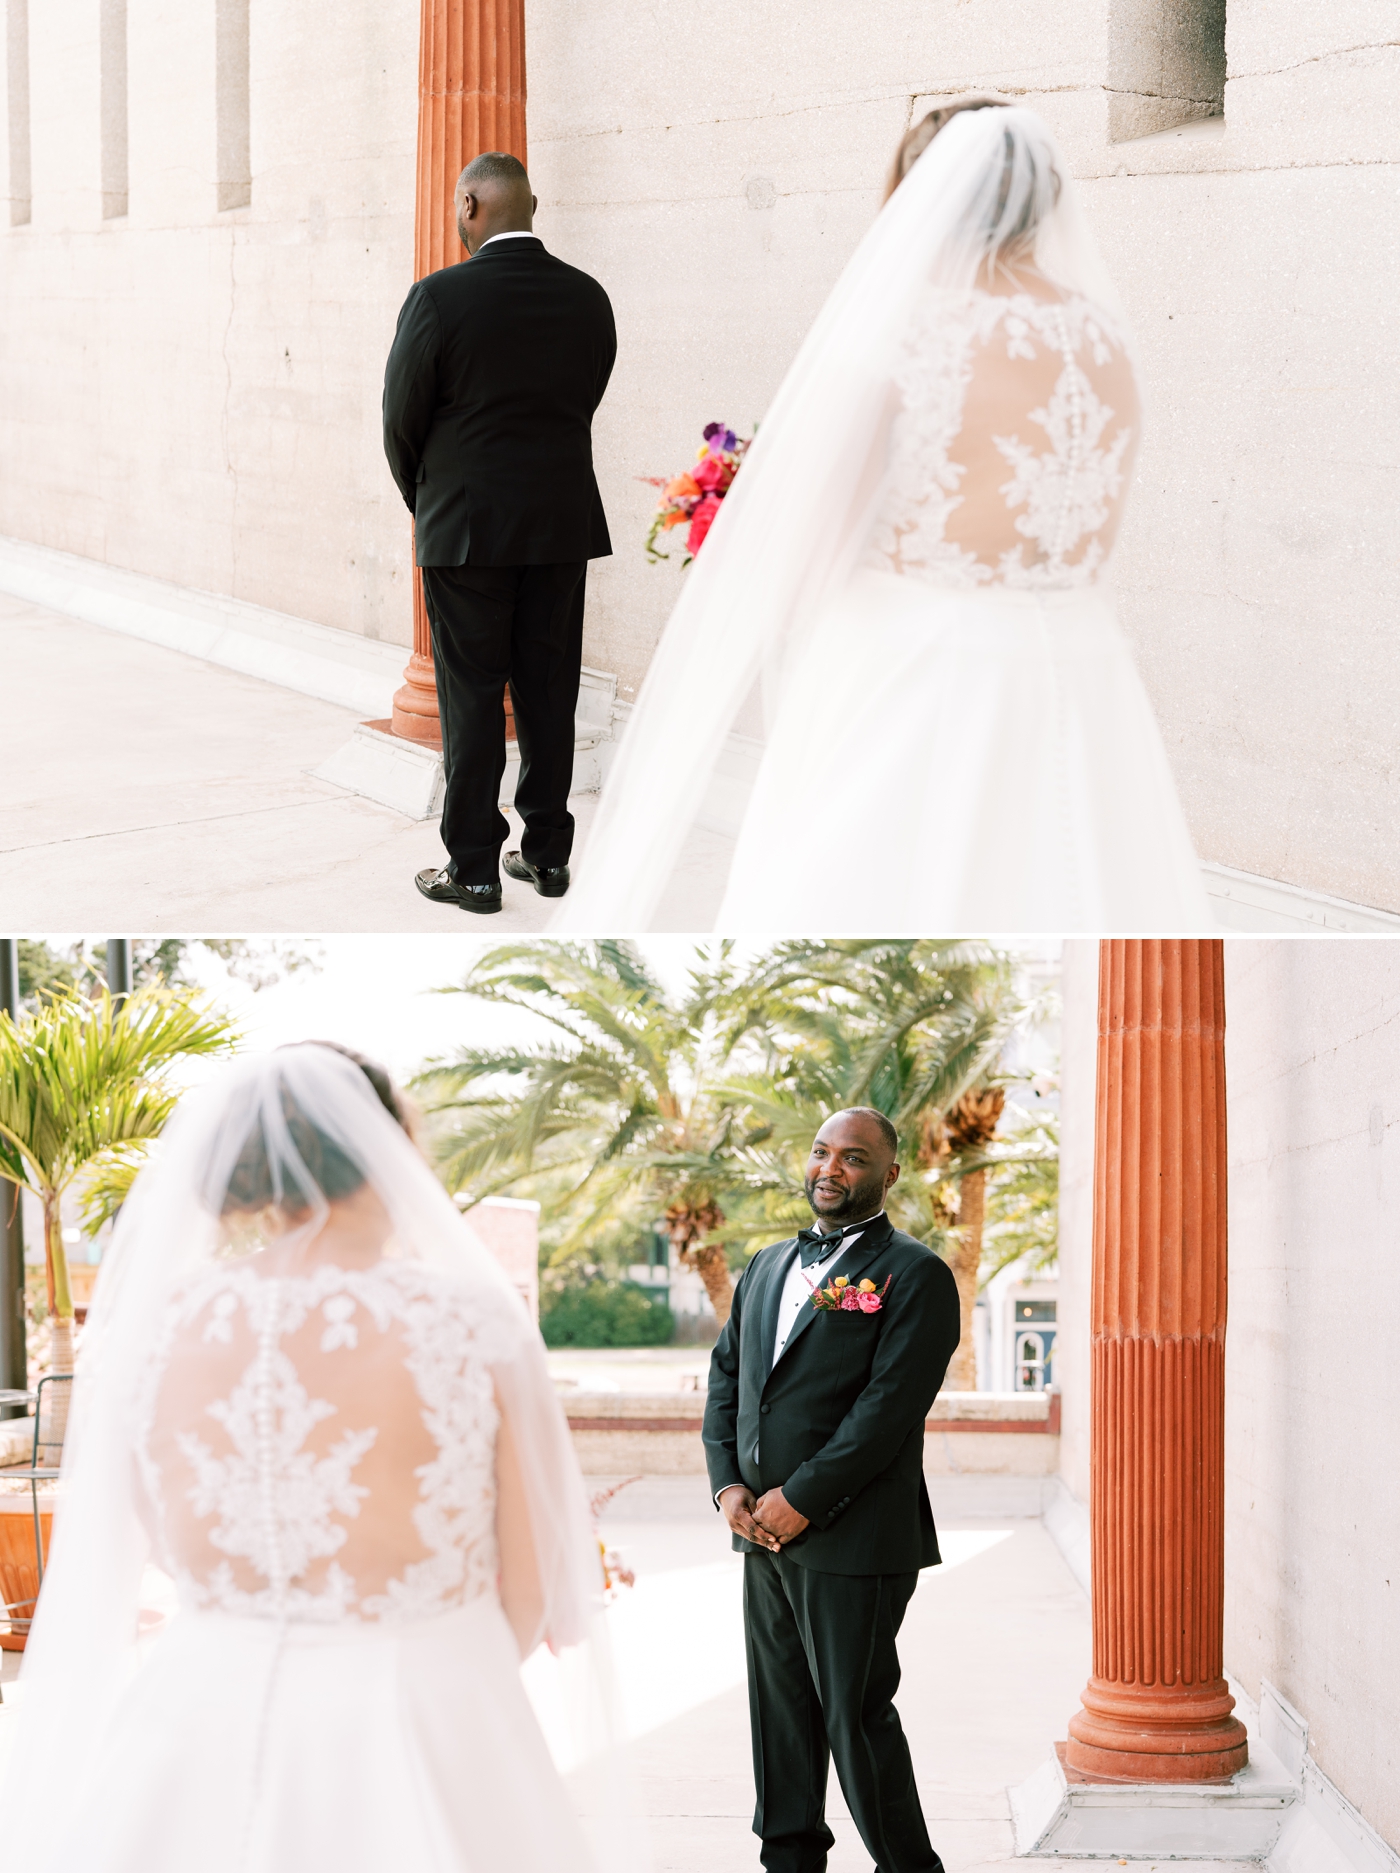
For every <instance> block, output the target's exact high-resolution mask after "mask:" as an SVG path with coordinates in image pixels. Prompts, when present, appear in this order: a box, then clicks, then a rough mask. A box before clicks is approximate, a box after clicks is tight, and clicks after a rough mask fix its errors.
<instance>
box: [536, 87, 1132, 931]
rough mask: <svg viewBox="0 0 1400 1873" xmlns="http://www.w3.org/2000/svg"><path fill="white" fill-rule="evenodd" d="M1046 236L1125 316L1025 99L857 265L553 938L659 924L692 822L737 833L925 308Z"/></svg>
mask: <svg viewBox="0 0 1400 1873" xmlns="http://www.w3.org/2000/svg"><path fill="white" fill-rule="evenodd" d="M1029 226H1034V227H1035V228H1036V230H1037V232H1036V241H1035V250H1034V262H1035V265H1036V267H1037V268H1038V269H1039V270H1040V271H1041V272H1042V273H1044V274H1045V275H1046V276H1047V277H1048V278H1050V279H1051V280H1053V281H1054V282H1056V283H1057V284H1058V285H1059V286H1060V287H1062V288H1063V289H1065V291H1066V292H1070V293H1078V294H1081V295H1083V296H1084V297H1086V298H1088V299H1090V300H1092V301H1093V302H1094V303H1096V304H1097V305H1100V306H1102V307H1104V308H1105V309H1106V310H1107V311H1110V312H1115V313H1116V312H1117V311H1118V309H1119V308H1118V298H1117V294H1116V293H1115V291H1114V288H1113V284H1112V281H1111V280H1110V278H1109V276H1108V274H1107V271H1106V269H1105V268H1104V266H1103V263H1102V261H1101V259H1100V257H1099V253H1098V250H1097V247H1096V245H1095V242H1094V239H1093V236H1092V234H1091V233H1090V231H1089V228H1088V226H1087V223H1086V222H1085V219H1084V216H1083V214H1082V211H1081V208H1080V204H1079V200H1078V196H1077V193H1076V190H1075V187H1074V184H1073V181H1072V179H1071V177H1070V175H1069V172H1068V169H1067V167H1066V165H1065V163H1064V161H1063V159H1062V157H1061V156H1060V155H1059V153H1058V151H1057V150H1056V148H1055V145H1054V142H1053V139H1052V138H1051V135H1050V132H1049V129H1048V128H1047V126H1046V124H1045V123H1044V122H1043V120H1042V119H1041V118H1040V117H1038V116H1037V115H1036V114H1035V113H1034V112H1033V111H1029V110H1024V109H1021V108H1018V107H995V108H988V109H980V110H969V111H964V112H962V113H960V114H958V115H957V116H955V117H953V118H952V119H951V121H950V122H949V123H948V124H947V125H946V126H945V127H944V128H943V129H942V130H941V131H940V133H939V134H938V135H937V136H936V137H935V138H934V140H933V142H932V143H931V144H930V145H929V146H928V148H927V149H926V150H925V151H924V153H923V154H922V155H921V156H920V157H919V158H918V160H917V161H916V162H915V163H914V165H913V167H912V169H911V170H910V171H909V173H908V175H907V176H906V178H905V179H904V181H903V183H902V185H901V186H900V187H899V188H898V189H897V190H896V191H895V193H894V194H893V196H892V197H891V198H890V200H889V201H888V202H887V203H886V205H885V207H884V208H883V210H882V211H881V213H880V214H879V216H878V217H877V218H876V220H875V222H874V223H873V225H872V226H871V228H870V229H869V231H868V232H867V234H866V235H865V237H864V239H863V240H862V241H861V243H860V245H859V247H858V248H857V249H856V251H855V253H854V254H853V255H852V257H851V259H850V261H849V262H848V263H847V265H846V267H845V269H844V271H843V272H842V274H841V276H840V278H839V280H838V281H837V283H836V286H835V288H834V289H833V291H832V293H831V295H830V297H829V298H828V299H827V302H826V304H825V305H824V306H823V308H822V310H821V312H820V314H819V315H818V317H817V320H816V322H815V324H814V325H813V326H812V329H811V331H810V332H809V333H808V335H807V338H806V340H805V341H804V343H803V345H802V347H801V349H800V351H799V352H798V354H797V357H796V359H795V360H794V362H793V364H792V366H791V368H790V370H789V371H788V373H787V376H786V377H785V378H784V380H783V382H782V385H781V387H780V388H779V391H778V394H777V396H776V398H775V399H774V401H773V404H772V407H771V408H770V409H769V411H768V413H767V415H766V416H765V417H764V420H763V423H762V425H761V426H760V429H759V432H758V435H757V437H756V438H755V440H754V442H753V444H752V446H751V448H750V449H749V451H748V453H747V455H746V457H745V460H744V464H743V467H742V469H741V471H740V473H739V475H738V476H737V478H736V479H735V481H734V484H733V486H732V488H731V489H730V491H729V493H728V495H727V496H726V498H725V500H724V503H723V505H722V507H721V509H720V512H719V515H718V517H717V519H716V520H715V523H714V525H713V527H712V528H711V530H710V533H709V535H708V537H707V539H706V541H705V545H704V549H703V551H702V552H701V553H700V554H699V555H698V556H697V558H696V560H695V563H694V565H693V566H692V568H691V569H690V571H689V572H688V574H687V575H686V583H685V587H684V589H683V591H682V593H681V596H680V599H679V601H678V602H677V604H676V607H675V609H674V611H673V612H672V614H671V618H670V621H669V623H668V624H667V626H666V629H665V631H664V633H663V634H662V637H661V641H660V643H659V644H658V646H657V649H656V652H655V654H654V656H653V658H652V661H651V665H650V668H649V669H648V672H647V675H646V679H645V681H644V683H643V685H642V689H641V692H640V694H639V696H638V698H637V702H636V705H635V708H634V709H633V712H632V715H631V718H630V720H629V721H628V723H627V726H626V730H625V732H624V734H623V737H622V741H621V744H620V746H619V749H618V752H617V756H616V759H615V761H614V763H613V766H612V769H611V771H610V773H609V775H608V778H607V782H606V784H605V787H604V790H603V797H602V801H601V803H600V806H599V810H598V817H597V820H596V821H595V824H594V827H593V831H592V833H591V835H590V838H589V841H588V845H587V848H586V851H585V855H584V861H583V863H582V864H581V865H580V867H579V871H578V877H577V879H576V882H575V883H574V885H573V886H572V888H571V890H570V893H569V896H568V898H567V899H566V900H565V902H564V904H563V906H562V907H561V910H560V913H559V915H558V916H557V917H556V919H555V921H554V924H553V926H552V927H553V928H554V929H556V930H598V929H612V930H637V929H647V928H649V927H651V926H652V923H653V919H654V915H655V912H656V908H657V904H658V901H659V899H660V898H661V895H662V893H663V892H664V890H665V888H666V886H667V883H668V882H669V880H670V878H671V875H672V873H673V871H674V870H675V867H676V863H677V859H678V856H679V854H680V852H681V849H682V847H683V845H684V843H685V840H686V838H687V836H688V834H689V833H690V831H691V829H692V827H694V826H696V825H701V826H704V825H709V826H711V827H715V828H717V829H720V830H724V831H733V830H734V826H735V822H736V819H737V818H738V817H739V815H738V813H737V812H736V808H735V799H736V796H742V792H743V783H742V781H740V782H737V783H736V782H735V781H734V780H733V779H732V778H731V772H732V758H731V757H732V750H730V749H727V748H726V742H727V740H728V738H729V737H730V736H731V735H732V734H733V733H734V731H735V728H736V723H738V722H739V720H740V717H741V711H744V709H745V705H746V703H747V702H748V699H749V697H750V696H751V694H752V692H753V691H754V688H755V685H756V684H759V683H761V692H762V698H763V705H764V708H763V713H764V715H765V717H770V718H771V713H772V710H773V707H774V705H775V702H776V698H777V696H778V695H779V694H780V693H781V690H782V685H783V682H784V671H785V667H786V666H788V665H789V663H790V660H791V659H792V657H793V655H794V653H795V652H796V651H797V650H798V649H799V648H800V647H801V643H802V641H803V639H804V636H805V634H806V633H807V632H810V630H811V629H812V628H813V626H814V624H815V621H816V619H817V617H818V615H819V613H820V610H821V606H822V603H823V601H824V599H825V598H826V597H827V595H828V594H829V593H830V592H831V591H832V590H833V589H834V588H835V587H837V586H839V585H840V583H841V582H842V581H843V579H844V578H845V577H846V576H847V575H848V573H849V572H850V570H851V568H852V566H853V565H854V562H855V559H856V556H857V555H858V553H859V551H860V549H861V547H862V545H863V543H864V540H865V536H866V533H867V532H868V529H869V525H870V522H871V518H872V516H873V514H874V512H875V509H876V507H877V505H878V502H879V500H880V497H881V494H882V492H883V482H884V472H885V460H884V442H885V436H886V431H887V426H888V422H889V417H890V409H889V386H890V382H891V379H892V376H893V373H894V368H895V365H896V361H897V357H898V353H899V347H900V345H901V342H902V340H903V338H904V336H905V333H906V330H907V327H908V325H909V321H910V319H911V316H912V314H913V310H914V307H915V304H916V301H917V300H918V298H919V296H920V295H921V294H922V293H923V292H924V291H925V290H926V289H927V288H928V287H929V286H931V285H938V286H945V287H948V288H950V289H953V290H967V289H970V288H971V287H972V285H973V283H974V281H975V279H976V278H977V275H978V271H979V269H980V268H981V267H982V266H983V265H984V263H985V262H986V261H987V259H988V258H989V256H993V255H995V254H997V253H998V252H1000V251H1001V249H1002V248H1003V247H1004V246H1005V245H1006V244H1007V243H1008V241H1014V240H1015V238H1016V235H1017V233H1018V231H1019V230H1021V229H1024V228H1026V227H1029ZM826 753H827V755H828V756H829V757H833V758H834V751H832V750H827V751H826Z"/></svg>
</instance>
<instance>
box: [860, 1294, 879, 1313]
mask: <svg viewBox="0 0 1400 1873" xmlns="http://www.w3.org/2000/svg"><path fill="white" fill-rule="evenodd" d="M856 1306H857V1307H858V1308H859V1309H860V1311H861V1312H862V1313H863V1314H878V1313H879V1311H880V1297H879V1295H878V1294H858V1295H857V1296H856Z"/></svg>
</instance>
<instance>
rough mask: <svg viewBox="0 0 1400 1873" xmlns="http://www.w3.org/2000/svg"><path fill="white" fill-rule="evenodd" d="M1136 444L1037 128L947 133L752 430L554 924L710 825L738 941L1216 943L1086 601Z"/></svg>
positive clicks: (1113, 529)
mask: <svg viewBox="0 0 1400 1873" xmlns="http://www.w3.org/2000/svg"><path fill="white" fill-rule="evenodd" d="M1140 426H1141V418H1140V414H1139V402H1138V393H1137V387H1136V383H1135V380H1134V371H1133V365H1132V359H1131V348H1130V342H1129V339H1128V336H1127V331H1126V326H1125V321H1124V318H1123V314H1122V311H1121V309H1120V308H1119V306H1118V301H1117V296H1116V293H1115V291H1114V287H1113V282H1112V280H1111V279H1110V278H1109V276H1108V274H1107V272H1106V270H1105V268H1104V266H1103V263H1102V260H1101V259H1100V257H1099V254H1098V250H1097V246H1096V244H1095V242H1094V239H1093V236H1092V234H1091V233H1090V231H1089V229H1088V226H1087V224H1086V223H1085V220H1084V217H1083V214H1082V212H1081V209H1080V206H1079V202H1078V195H1077V191H1076V189H1075V187H1074V184H1073V179H1072V177H1071V176H1070V174H1069V170H1068V168H1067V166H1066V164H1065V162H1064V160H1063V157H1062V156H1061V155H1060V153H1059V151H1058V150H1057V149H1056V147H1055V143H1054V139H1053V138H1052V137H1051V135H1050V131H1049V129H1048V127H1047V126H1046V124H1045V123H1044V122H1043V120H1042V119H1041V118H1039V117H1038V116H1037V115H1036V114H1035V113H1034V112H1033V111H1028V110H1024V109H1021V108H1020V107H996V108H988V109H979V110H967V111H963V112H961V113H960V114H958V115H955V116H954V117H953V118H952V119H951V121H950V122H949V123H948V124H947V125H946V126H945V127H944V128H943V129H942V130H940V131H939V133H938V135H937V136H935V137H934V138H933V140H932V142H931V143H930V144H929V145H928V147H927V148H926V149H925V150H924V152H923V153H922V155H920V156H919V158H918V159H917V161H916V162H915V163H914V164H913V167H912V168H911V169H910V171H909V173H908V174H907V175H906V176H905V178H904V180H903V181H902V182H901V184H900V186H899V187H898V188H897V189H896V190H895V192H894V194H893V195H892V197H891V198H890V199H889V201H888V202H887V203H886V204H885V206H884V208H883V209H882V210H881V212H880V214H879V216H878V217H877V219H876V220H875V222H874V223H873V225H872V226H871V228H870V229H869V231H868V232H867V234H866V235H865V237H864V239H863V240H862V241H861V243H860V246H859V248H858V249H857V250H856V252H855V253H854V254H853V255H852V257H851V259H850V261H849V262H848V263H847V265H846V267H845V269H844V270H843V272H842V274H841V277H840V279H839V280H838V281H837V283H836V286H835V287H834V289H833V290H832V292H831V294H830V296H829V298H828V300H827V302H826V304H825V305H824V306H823V308H822V310H821V312H820V314H819V316H818V318H817V319H816V321H815V323H814V324H813V326H812V329H811V331H810V332H809V333H808V335H807V338H806V339H805V341H804V343H803V345H802V347H801V350H800V351H799V353H798V355H797V357H796V358H795V359H794V361H793V364H792V366H791V368H790V369H789V371H788V373H787V375H786V377H785V378H784V380H783V383H782V385H781V387H780V389H779V391H778V394H777V396H776V398H775V399H774V402H773V406H772V408H771V409H770V410H769V411H768V413H767V414H766V415H765V417H764V419H763V422H762V423H761V424H760V426H759V429H758V433H757V436H756V437H755V440H754V442H753V445H752V446H751V448H750V449H749V450H748V452H747V454H746V455H745V458H744V462H743V466H742V467H741V469H740V470H739V473H738V475H737V477H736V478H735V481H734V483H733V486H732V487H731V489H730V491H729V493H728V494H727V495H726V497H725V500H724V502H723V504H722V506H721V509H720V512H719V514H718V516H717V518H716V520H715V523H714V525H713V527H712V528H711V531H710V533H709V535H708V536H707V538H706V540H705V544H704V547H703V549H702V551H701V552H700V553H699V554H698V556H697V557H696V561H695V564H694V566H693V567H692V569H691V570H690V571H689V573H688V574H687V575H686V584H685V587H684V589H683V591H682V593H681V596H680V599H679V601H678V602H677V604H676V607H675V610H674V611H673V613H672V615H671V618H670V621H669V623H668V624H667V627H666V630H665V632H664V633H663V635H662V638H661V641H660V643H659V644H658V646H657V648H656V651H655V653H654V654H653V657H652V660H651V664H650V667H649V669H648V671H647V676H646V680H645V682H644V684H643V686H642V690H641V693H640V695H639V696H638V698H637V702H636V705H635V707H634V708H633V710H632V713H631V715H630V717H629V720H628V724H627V728H626V732H625V734H624V736H623V739H622V743H621V746H620V747H619V749H618V751H617V755H616V758H615V760H614V762H613V764H612V767H611V770H610V772H609V775H608V780H607V783H606V785H605V787H604V790H603V798H602V801H601V803H600V807H599V811H598V814H597V817H596V819H595V822H594V825H593V828H592V830H591V832H590V835H589V840H588V844H587V846H586V847H585V849H584V852H583V855H582V858H581V860H580V863H579V867H578V876H577V878H576V880H575V882H574V885H573V887H572V889H571V890H570V892H569V895H568V897H567V898H566V899H565V900H564V901H563V903H562V905H561V907H560V911H559V913H558V914H557V916H556V919H555V922H554V925H553V926H552V927H553V928H555V929H559V930H574V931H579V932H590V931H591V932H597V931H599V930H637V929H649V928H655V927H657V925H658V919H660V918H662V917H668V918H674V917H675V915H676V914H677V913H676V912H675V911H673V910H668V909H667V908H666V906H665V904H664V903H663V900H664V898H665V897H666V894H667V892H668V891H670V890H672V889H673V888H675V889H679V890H681V891H683V892H684V893H685V895H686V897H687V899H688V900H689V903H690V905H691V906H694V905H695V903H696V888H695V886H694V884H693V882H691V880H692V876H693V873H694V868H695V867H696V865H697V864H699V863H701V862H702V861H701V859H700V858H699V854H700V853H701V851H702V847H701V846H700V845H698V844H697V843H696V842H695V838H694V835H695V834H696V832H697V831H699V832H701V833H704V834H708V835H710V845H709V847H708V849H709V851H710V852H711V853H712V854H716V855H718V853H719V852H720V851H721V850H722V848H721V847H719V846H717V845H716V843H715V842H714V837H713V836H714V835H715V834H719V835H721V836H722V837H726V838H727V839H729V840H731V841H733V844H732V846H731V847H730V850H731V851H732V860H731V862H730V863H729V866H728V878H727V884H726V886H725V887H724V889H723V892H722V894H721V893H719V892H716V894H715V898H714V901H713V902H712V903H711V904H710V905H709V906H708V907H707V908H706V909H705V911H704V915H703V921H704V924H705V925H706V926H708V927H712V928H716V929H719V930H722V931H724V932H726V933H727V934H735V935H739V934H745V933H761V934H775V933H776V934H781V933H783V932H791V931H805V932H808V933H810V932H812V931H821V932H824V933H829V934H831V935H839V934H870V933H874V934H891V935H893V934H915V935H919V934H929V933H935V934H946V935H961V934H986V935H997V934H1008V935H1009V934H1014V933H1017V932H1027V933H1033V932H1066V931H1082V932H1087V933H1093V934H1098V935H1102V934H1107V933H1123V934H1130V933H1138V934H1144V935H1146V934H1153V933H1161V934H1166V933H1187V932H1199V933H1202V934H1204V933H1207V932H1209V931H1210V930H1211V929H1212V928H1213V927H1214V925H1213V919H1212V916H1211V913H1210V907H1209V904H1208V901H1207V898H1206V894H1205V890H1204V887H1203V884H1202V880H1201V875H1200V870H1199V867H1198V864H1197V861H1196V856H1195V854H1194V852H1193V851H1192V847H1191V840H1190V836H1189V834H1188V832H1187V829H1186V824H1185V820H1184V818H1183V816H1182V812H1181V808H1180V805H1179V803H1178V800H1177V796H1176V789H1175V786H1174V784H1173V780H1172V774H1171V770H1170V768H1169V765H1168V762H1167V757H1166V753H1165V750H1164V748H1163V744H1162V738H1161V735H1160V733H1159V731H1158V728H1157V724H1156V722H1155V720H1154V719H1153V714H1152V709H1151V706H1150V704H1149V702H1148V699H1147V696H1146V694H1145V692H1144V690H1143V687H1142V684H1141V681H1140V680H1139V677H1138V675H1137V672H1136V670H1135V668H1134V665H1133V660H1132V656H1131V653H1130V651H1129V649H1128V646H1127V643H1126V642H1125V640H1124V638H1123V635H1122V633H1121V631H1120V629H1119V626H1118V622H1117V618H1116V614H1115V610H1114V605H1113V600H1112V597H1111V595H1110V592H1109V589H1108V585H1107V583H1106V575H1107V569H1108V565H1109V561H1110V558H1111V555H1112V551H1113V544H1114V540H1115V537H1116V535H1117V532H1118V528H1119V523H1120V520H1121V518H1122V514H1123V507H1124V502H1125V500H1126V498H1127V491H1128V484H1129V479H1130V476H1131V472H1132V465H1133V459H1134V455H1135V453H1136V449H1137V442H1138V435H1139V430H1140ZM673 901H674V900H673ZM692 915H693V913H692ZM663 927H669V926H663Z"/></svg>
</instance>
